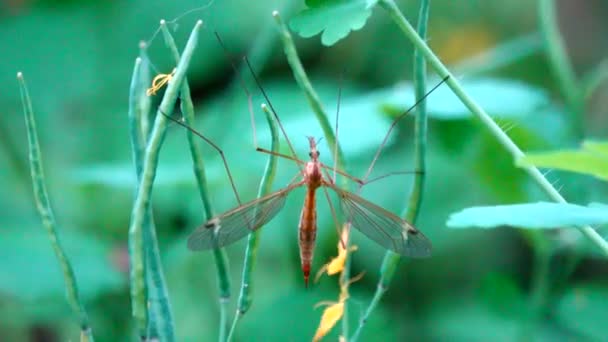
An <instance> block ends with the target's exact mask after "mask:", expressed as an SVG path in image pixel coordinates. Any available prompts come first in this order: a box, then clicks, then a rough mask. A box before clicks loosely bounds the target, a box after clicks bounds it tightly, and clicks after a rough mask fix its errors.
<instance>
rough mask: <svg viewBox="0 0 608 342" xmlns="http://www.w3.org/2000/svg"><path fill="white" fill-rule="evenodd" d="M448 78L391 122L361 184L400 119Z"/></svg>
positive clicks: (444, 79) (446, 78)
mask: <svg viewBox="0 0 608 342" xmlns="http://www.w3.org/2000/svg"><path fill="white" fill-rule="evenodd" d="M449 77H450V76H446V77H445V78H443V79H442V80H441V82H439V83H437V85H435V86H434V87H433V88H432V89H431V90H430V91H429V92H427V93H426V94H424V96H423V97H421V98H420V99H418V101H416V103H414V104H413V105H412V106H411V107H410V108H408V109H407V110H406V111H405V112H403V113H402V114H401V115H399V116H398V117H397V118H396V119H395V120H393V122H392V123H391V126H390V127H389V129H388V131H387V132H386V135H385V136H384V139H383V140H382V144H380V146H379V147H378V150H377V151H376V154H375V155H374V159H372V162H371V164H370V165H369V168H368V169H367V171H366V172H365V175H364V176H363V178H362V179H363V182H365V180H366V179H367V177H369V175H370V173H371V172H372V170H373V168H374V166H375V165H376V161H378V157H380V153H381V152H382V149H383V148H384V145H386V142H387V141H388V138H389V136H390V135H391V132H392V131H393V129H394V128H395V126H396V125H397V123H398V122H399V121H400V120H401V119H403V118H404V117H405V116H407V115H408V114H409V113H410V112H411V111H412V110H413V109H414V108H416V106H418V104H419V103H420V102H422V101H424V100H425V99H426V98H427V96H429V95H430V94H431V93H432V92H434V91H435V90H436V89H437V88H439V86H440V85H442V84H443V83H444V82H445V81H447V80H448V78H449Z"/></svg>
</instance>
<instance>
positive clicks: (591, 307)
mask: <svg viewBox="0 0 608 342" xmlns="http://www.w3.org/2000/svg"><path fill="white" fill-rule="evenodd" d="M607 295H608V291H607V288H606V284H604V283H581V284H576V285H575V286H573V287H571V288H569V289H568V290H567V291H566V292H565V293H564V294H563V295H562V296H561V298H560V300H559V302H558V304H557V307H556V310H555V315H556V319H557V320H558V321H559V322H560V323H561V324H563V325H564V326H566V327H568V328H569V329H571V330H572V331H574V332H576V333H577V334H578V335H579V336H581V337H584V338H587V339H590V340H601V339H602V338H604V337H605V336H606V325H605V324H604V323H603V322H602V320H601V319H598V317H605V316H606V315H608V308H607V307H606V305H604V303H605V302H604V299H605V298H606V296H607Z"/></svg>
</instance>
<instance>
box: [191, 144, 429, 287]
mask: <svg viewBox="0 0 608 342" xmlns="http://www.w3.org/2000/svg"><path fill="white" fill-rule="evenodd" d="M308 141H309V145H310V154H309V155H310V161H308V162H306V163H304V162H302V161H299V160H297V162H298V163H301V164H304V168H303V169H302V179H301V180H300V181H297V182H295V183H292V184H290V185H288V186H287V187H285V188H283V189H280V190H278V191H276V192H274V193H272V194H269V195H267V196H264V197H261V198H258V199H256V200H253V201H251V202H248V203H245V204H243V205H241V206H239V207H236V208H234V209H232V210H229V211H227V212H225V213H223V214H221V215H219V216H217V217H214V218H212V219H211V220H209V221H208V222H206V223H205V224H203V225H201V226H200V227H198V228H197V229H196V230H195V231H194V232H193V233H192V235H190V237H189V238H188V247H189V248H190V249H191V250H194V251H197V250H204V249H212V248H220V247H223V246H226V245H228V244H230V243H233V242H236V241H238V240H239V239H241V238H243V237H245V236H246V235H247V234H249V233H250V232H252V231H254V230H256V229H258V228H260V227H261V226H263V225H264V224H265V223H267V222H268V221H270V220H271V219H272V218H273V217H274V216H275V215H276V214H277V213H278V212H279V211H280V209H281V208H282V207H283V205H284V204H285V199H286V198H287V195H288V194H289V193H290V192H291V191H292V190H293V189H295V188H299V187H301V186H306V187H307V190H306V197H305V199H304V206H303V208H302V213H301V215H300V223H299V245H300V259H301V263H302V272H303V273H304V281H305V283H306V285H308V279H309V276H310V265H311V262H312V258H313V251H314V245H315V239H316V235H317V210H316V190H317V189H318V188H320V187H326V188H329V189H331V190H333V191H334V192H335V193H336V194H337V195H338V198H339V200H340V204H341V206H342V209H343V211H344V213H345V214H346V216H347V219H348V220H349V221H350V222H352V225H353V227H355V228H356V229H358V230H359V231H361V232H362V233H363V234H365V235H366V236H367V237H368V238H370V239H372V240H373V241H375V242H377V243H378V244H380V245H381V246H383V247H385V248H388V249H390V250H392V251H394V252H396V253H398V254H401V255H404V256H409V257H427V256H429V255H430V253H431V243H430V241H429V240H428V239H427V238H426V237H425V236H424V235H423V234H422V233H420V231H418V230H417V229H416V228H414V226H412V225H411V224H410V223H408V222H407V221H405V220H403V219H401V218H399V217H398V216H396V215H395V214H393V213H391V212H389V211H387V210H385V209H383V208H381V207H379V206H377V205H375V204H373V203H371V202H368V201H367V200H365V199H363V198H362V197H359V196H358V195H355V194H353V193H351V192H348V191H346V190H342V189H340V188H338V187H337V186H336V185H335V184H334V182H333V180H331V179H329V178H328V177H324V176H323V169H324V168H327V166H325V165H324V164H322V163H321V162H320V161H319V152H318V150H317V145H316V142H315V140H314V138H312V137H308Z"/></svg>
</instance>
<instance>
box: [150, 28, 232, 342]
mask: <svg viewBox="0 0 608 342" xmlns="http://www.w3.org/2000/svg"><path fill="white" fill-rule="evenodd" d="M161 31H162V33H163V37H164V38H165V43H166V44H167V46H168V47H169V49H170V50H171V53H172V55H173V58H174V59H175V61H176V63H177V61H179V51H178V50H177V46H176V45H175V41H174V39H173V37H172V36H171V33H170V32H169V30H168V29H167V25H165V22H164V21H163V22H161ZM180 99H181V110H182V115H183V117H184V123H185V124H186V125H188V126H189V127H194V104H193V103H192V97H191V96H190V86H189V85H188V82H187V81H185V82H184V83H183V84H182V89H181V91H180ZM186 137H187V139H188V144H189V146H190V154H191V156H192V167H193V171H194V176H195V177H196V181H197V184H198V189H199V195H200V197H201V201H202V202H203V208H204V210H205V217H206V220H210V219H211V218H212V217H213V216H214V211H213V206H212V204H211V200H210V198H209V194H208V192H207V189H208V186H207V177H206V175H205V163H204V159H203V153H202V151H201V149H200V146H199V144H198V140H197V138H196V137H195V136H194V134H193V132H192V131H190V130H187V131H186ZM213 257H214V260H215V266H216V270H217V279H218V288H219V300H218V302H219V308H220V322H219V324H220V326H219V329H218V332H219V334H218V335H219V337H218V339H219V341H222V342H223V341H225V340H226V329H227V324H226V315H227V310H228V303H229V302H230V275H229V266H228V256H227V255H226V251H225V250H224V249H223V248H218V249H214V250H213Z"/></svg>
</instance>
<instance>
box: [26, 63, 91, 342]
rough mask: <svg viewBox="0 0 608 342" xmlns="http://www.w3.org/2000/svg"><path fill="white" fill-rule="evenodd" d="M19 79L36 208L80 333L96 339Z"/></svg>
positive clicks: (32, 112)
mask: <svg viewBox="0 0 608 342" xmlns="http://www.w3.org/2000/svg"><path fill="white" fill-rule="evenodd" d="M17 80H18V81H19V88H20V91H21V102H22V103H23V115H24V117H25V126H26V128H27V140H28V144H29V152H30V153H29V156H30V158H29V159H30V172H31V175H32V184H33V187H34V199H35V201H36V208H37V209H38V213H39V214H40V218H41V219H42V225H43V226H44V228H45V229H46V231H47V233H48V235H49V240H50V241H51V246H52V247H53V252H55V256H56V257H57V261H58V262H59V266H61V271H62V273H63V280H64V282H65V290H66V297H67V301H68V304H69V305H70V307H71V308H72V311H74V313H75V314H76V315H77V316H78V320H79V325H80V334H81V336H82V337H84V338H86V339H87V340H88V341H93V331H92V329H91V327H90V326H89V317H88V315H87V313H86V311H85V309H84V304H83V303H82V299H81V298H80V294H79V292H78V284H77V283H76V277H75V275H74V270H73V268H72V264H71V263H70V260H69V259H68V256H67V255H66V253H65V251H64V250H63V246H62V245H61V241H60V240H59V236H58V234H57V222H56V221H55V215H54V214H53V209H52V208H51V201H50V200H49V194H48V191H47V189H46V184H45V179H44V171H43V167H42V156H41V153H40V144H39V142H38V132H37V131H36V121H35V119H34V110H33V108H32V101H31V100H30V94H29V92H28V90H27V85H26V84H25V79H24V78H23V74H22V73H21V72H19V73H17Z"/></svg>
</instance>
